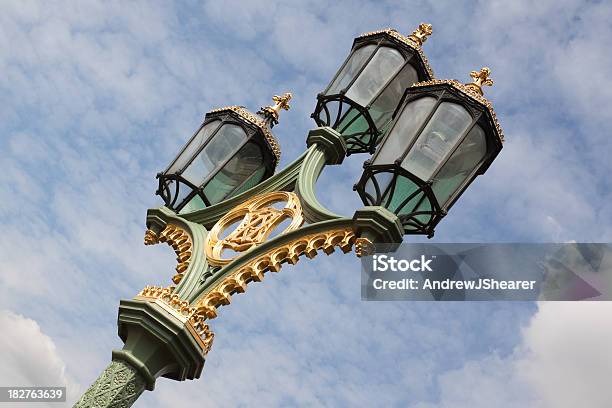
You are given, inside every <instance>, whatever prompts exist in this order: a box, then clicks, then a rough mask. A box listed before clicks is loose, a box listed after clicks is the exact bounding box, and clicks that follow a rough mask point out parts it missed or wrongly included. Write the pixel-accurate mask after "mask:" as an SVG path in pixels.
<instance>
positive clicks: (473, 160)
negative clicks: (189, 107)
mask: <svg viewBox="0 0 612 408" xmlns="http://www.w3.org/2000/svg"><path fill="white" fill-rule="evenodd" d="M429 33H431V27H430V26H428V25H425V24H422V25H421V26H419V29H418V30H417V31H415V32H414V33H413V34H412V35H411V36H409V37H403V36H401V35H400V34H398V33H397V32H396V31H392V30H384V31H379V32H375V33H370V34H366V35H365V36H362V37H359V38H357V39H356V40H355V43H354V45H353V51H352V52H351V55H350V56H349V58H348V59H347V61H346V62H345V64H344V66H343V67H342V68H341V70H340V71H339V73H338V74H337V75H336V77H335V78H334V80H333V81H332V82H331V84H330V86H329V87H328V89H327V90H326V92H325V93H323V94H321V95H319V96H318V104H317V108H316V110H315V114H314V117H315V119H316V120H317V123H319V124H320V125H330V126H331V127H329V126H320V127H318V128H316V129H312V130H311V131H310V132H309V133H308V136H307V138H306V146H307V150H306V151H305V152H304V154H302V155H301V156H300V157H298V158H297V159H296V160H295V161H293V163H290V164H289V165H288V166H287V167H286V168H285V169H283V170H282V171H280V172H278V173H276V174H273V173H274V169H275V167H276V165H277V163H278V160H279V155H280V149H279V147H278V144H277V142H276V140H275V139H274V137H273V136H272V133H271V131H270V128H271V127H272V126H273V125H274V124H276V123H277V122H278V114H279V111H280V110H281V109H288V108H289V106H288V101H289V99H290V98H291V95H290V94H285V95H283V96H280V97H279V96H275V97H274V102H275V105H273V106H268V107H265V108H262V109H261V110H260V111H259V112H258V114H252V113H250V112H248V111H247V110H245V109H244V108H242V107H236V106H234V107H228V108H222V109H217V110H214V111H211V112H209V113H208V114H206V117H205V120H204V123H203V124H202V126H201V127H200V129H199V130H198V131H197V132H196V134H195V135H194V136H193V137H192V138H191V140H190V141H189V142H188V143H187V144H186V146H185V147H184V148H183V150H182V151H181V153H180V154H179V155H178V156H177V157H176V159H175V160H174V161H173V162H172V163H171V164H170V165H169V166H168V168H167V169H166V171H164V172H163V173H160V174H158V176H157V177H158V179H159V188H158V191H157V194H159V195H161V197H162V198H163V199H164V202H165V204H166V205H165V206H162V207H159V208H151V209H149V210H148V211H147V218H146V226H147V230H146V233H145V240H144V241H145V245H153V244H158V243H166V244H168V245H170V246H171V247H172V248H173V249H174V251H175V253H176V259H177V265H176V268H175V272H176V273H173V275H172V276H171V277H169V279H170V280H171V283H169V284H168V286H166V287H164V286H146V287H145V288H144V289H143V290H141V291H140V292H139V293H138V295H136V296H135V297H134V298H132V299H126V300H121V302H120V304H119V316H118V319H117V324H118V334H119V337H120V338H121V340H123V342H124V346H123V349H121V350H114V351H113V353H112V362H111V363H110V365H109V366H108V367H107V368H106V369H105V370H104V372H103V373H102V374H101V375H100V377H99V378H98V380H97V381H96V382H94V383H93V384H92V385H91V387H90V388H89V389H88V390H87V391H86V392H85V394H84V395H83V396H82V397H81V399H80V400H79V401H78V402H77V403H76V405H75V408H89V407H92V406H95V407H100V408H102V407H104V408H106V407H119V406H121V407H126V408H127V407H129V406H131V405H132V404H133V403H134V401H136V399H137V398H138V397H139V396H140V395H141V394H142V393H143V392H144V390H145V389H146V390H153V388H154V387H155V383H156V381H157V379H158V378H160V377H165V378H168V379H172V380H176V381H184V380H187V379H195V378H199V377H200V375H201V373H202V369H203V366H204V362H205V359H206V355H207V354H208V352H209V351H210V350H211V347H212V343H213V339H214V334H213V332H212V330H211V327H210V326H209V323H210V321H211V320H213V319H215V318H217V315H218V311H219V309H220V308H221V307H222V306H226V305H228V304H229V303H230V302H231V299H232V296H234V295H236V294H239V293H243V292H245V291H246V290H247V288H248V286H249V285H251V284H252V283H253V282H260V281H262V280H263V279H264V277H266V276H267V274H268V272H271V271H272V272H278V271H280V270H281V269H282V268H283V267H284V265H286V264H292V265H293V264H295V263H297V262H298V261H299V260H300V259H303V258H304V257H306V258H313V257H315V256H316V255H317V254H319V253H321V252H323V253H325V254H331V253H332V252H334V251H335V250H336V249H340V250H341V251H343V252H345V253H346V252H350V251H351V250H354V251H355V254H356V255H357V256H362V255H364V254H367V253H368V252H369V251H371V250H372V249H373V247H374V245H373V244H376V243H391V244H397V243H401V242H402V239H403V236H404V234H427V235H430V236H431V235H432V234H433V229H434V227H435V225H436V224H437V223H438V222H439V221H440V219H441V218H442V217H443V215H444V214H446V211H447V210H448V209H449V208H450V207H451V206H452V204H453V203H454V202H455V201H456V200H457V199H458V197H459V196H460V195H461V194H462V193H463V191H465V189H466V188H467V187H468V185H469V184H470V183H471V182H472V181H473V180H474V178H475V177H476V176H477V175H479V174H482V173H484V172H485V170H486V169H487V167H488V166H489V165H490V164H491V162H492V161H493V159H494V158H495V156H496V155H497V154H498V153H499V151H500V150H501V147H502V141H503V135H502V132H501V129H500V128H499V125H498V123H497V120H496V118H495V113H494V112H493V109H492V108H491V105H490V103H489V102H488V101H487V100H486V99H485V98H484V97H483V96H482V89H481V87H482V86H483V85H491V84H492V83H493V81H492V80H491V79H489V78H488V76H489V70H488V69H486V68H483V69H482V70H481V71H480V72H472V74H471V75H472V77H473V78H474V82H472V83H470V84H467V85H463V84H460V83H459V82H457V81H454V80H451V81H439V80H432V79H430V78H431V72H430V70H429V67H428V65H427V62H426V60H425V58H424V56H423V55H422V53H421V51H420V45H421V44H422V42H423V41H424V40H425V38H426V36H427V35H428V34H429ZM417 81H421V82H419V83H417V84H415V85H414V86H411V85H413V83H414V82H417ZM406 88H408V89H406ZM404 90H405V91H404ZM402 95H403V96H402ZM334 104H335V105H334ZM332 106H335V108H334V109H336V110H335V111H333V109H332ZM332 111H333V112H334V113H332ZM383 131H385V136H384V138H383V139H382V141H380V140H379V136H380V135H381V134H382V132H383ZM377 143H379V145H378V147H377V148H376V153H375V155H374V156H373V157H372V158H371V159H370V160H368V161H366V163H365V165H364V171H363V175H362V177H361V179H360V180H359V182H358V183H357V184H356V186H355V188H356V189H357V190H358V192H359V195H360V196H361V198H362V200H363V202H364V203H365V204H366V206H365V207H363V208H361V209H358V210H357V211H355V213H354V214H352V215H348V216H341V215H338V214H335V213H333V212H331V211H329V210H328V209H327V208H325V207H324V206H323V205H322V204H321V203H320V202H319V201H318V199H317V196H316V193H315V184H316V182H317V179H318V177H319V175H320V174H321V172H322V170H323V168H324V167H325V166H328V165H340V164H342V162H343V160H344V158H345V157H346V156H347V155H348V154H350V153H356V152H371V151H372V150H373V149H374V148H375V147H376V144H377Z"/></svg>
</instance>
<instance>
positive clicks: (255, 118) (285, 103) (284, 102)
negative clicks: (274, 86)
mask: <svg viewBox="0 0 612 408" xmlns="http://www.w3.org/2000/svg"><path fill="white" fill-rule="evenodd" d="M291 96H292V95H291V93H288V92H287V93H285V94H283V95H281V96H278V95H274V96H273V97H272V100H273V101H274V105H273V106H266V107H263V108H261V109H260V110H259V111H258V112H257V114H254V113H252V112H250V111H249V110H247V109H246V108H245V107H244V106H225V107H223V108H217V109H213V110H211V111H210V112H208V114H211V113H222V112H233V113H235V114H237V115H238V116H239V117H240V118H241V119H243V120H245V121H246V122H247V123H250V124H252V125H254V126H256V127H257V128H259V129H260V130H261V132H262V133H263V135H264V138H265V139H266V141H267V142H268V144H269V145H270V148H271V149H272V153H273V154H274V158H275V163H274V165H275V166H277V165H278V163H279V162H280V157H281V148H280V144H279V143H278V140H276V137H274V134H273V133H272V131H271V128H272V127H273V126H274V125H275V124H277V123H278V114H279V112H280V111H281V109H284V110H289V100H290V99H291Z"/></svg>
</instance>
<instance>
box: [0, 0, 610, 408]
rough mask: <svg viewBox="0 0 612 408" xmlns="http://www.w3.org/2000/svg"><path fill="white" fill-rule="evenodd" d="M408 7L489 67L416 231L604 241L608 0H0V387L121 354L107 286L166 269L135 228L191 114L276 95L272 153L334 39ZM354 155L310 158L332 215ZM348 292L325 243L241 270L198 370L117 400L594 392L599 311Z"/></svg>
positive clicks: (451, 52)
mask: <svg viewBox="0 0 612 408" xmlns="http://www.w3.org/2000/svg"><path fill="white" fill-rule="evenodd" d="M423 21H424V22H429V23H431V24H433V28H434V34H433V35H432V36H431V37H430V39H429V40H428V41H427V43H426V44H425V46H424V50H425V52H426V53H427V55H428V56H429V59H430V62H431V63H432V65H433V68H434V71H435V73H436V76H437V77H438V78H457V79H460V80H467V79H468V76H467V74H468V73H469V71H470V70H472V69H478V68H480V67H482V66H483V65H487V66H489V67H491V69H492V72H493V74H492V77H493V79H494V80H495V86H493V87H492V88H491V89H487V90H486V93H487V96H488V97H489V98H490V99H491V100H492V101H493V102H494V105H495V107H496V111H497V112H498V115H499V118H500V121H501V123H502V126H503V128H504V130H505V133H506V140H507V142H506V144H505V147H504V150H503V151H502V153H501V154H500V156H499V157H498V159H497V160H496V162H495V163H494V164H493V166H492V167H491V168H490V170H489V172H488V173H487V174H486V176H484V177H481V178H480V179H479V180H478V182H476V183H475V185H474V186H473V187H472V188H471V189H470V191H469V192H468V193H466V194H465V195H464V196H463V198H462V200H461V201H460V202H459V203H458V204H457V205H456V206H455V207H454V208H453V209H452V211H451V213H450V214H449V216H448V217H446V218H445V220H444V222H443V223H442V224H441V225H440V226H439V228H438V229H437V232H436V238H435V240H436V241H438V242H449V241H453V242H563V241H569V240H576V241H588V242H610V241H612V223H611V222H610V220H611V219H612V204H611V202H612V181H611V179H610V177H609V174H610V173H612V160H610V153H612V138H611V137H610V130H609V124H610V123H611V120H612V110H611V109H610V106H611V103H612V87H611V86H610V85H609V81H610V78H612V53H611V52H610V42H611V41H612V25H611V23H610V21H612V4H610V3H609V2H608V3H606V2H601V1H575V0H554V1H553V0H539V1H528V0H512V1H508V0H504V1H501V0H500V1H497V0H494V1H482V2H473V1H456V0H455V1H404V2H396V1H390V0H388V1H352V2H349V1H323V0H321V1H311V2H291V1H278V2H277V1H272V0H268V1H234V0H225V1H202V2H197V1H184V2H176V3H171V2H154V1H129V2H128V1H106V2H101V1H100V2H99V1H85V0H84V1H78V2H77V1H66V2H59V1H30V0H19V1H11V0H4V1H1V2H0V98H1V99H0V100H1V102H2V108H1V109H0V165H1V166H2V170H1V171H0V199H1V202H2V204H1V205H0V228H1V231H2V233H1V234H0V327H1V329H2V331H3V334H2V336H0V350H1V351H0V356H1V359H2V364H1V365H0V384H1V385H49V386H51V385H63V384H65V385H67V386H68V387H69V402H74V401H75V400H76V399H78V397H79V396H80V393H81V392H82V391H84V390H85V389H86V388H87V386H89V384H90V383H91V382H93V380H94V379H95V378H96V377H97V375H98V374H99V373H100V372H101V371H102V370H103V369H104V368H105V367H106V365H107V364H108V362H109V361H110V357H111V350H112V349H114V348H121V346H122V344H121V341H120V340H119V339H118V337H117V335H116V316H117V306H118V302H119V299H122V298H130V297H132V296H134V295H135V294H136V293H137V292H138V291H139V290H140V289H141V288H142V287H143V286H145V285H146V284H159V285H167V284H168V283H169V278H170V277H171V276H172V274H173V268H174V265H175V261H174V254H173V253H172V251H171V250H170V249H169V248H168V247H167V246H154V247H144V245H143V244H142V240H143V234H144V231H145V225H144V220H145V212H146V209H147V208H149V207H154V206H158V205H160V202H159V200H158V199H157V198H156V197H155V196H154V191H155V174H156V173H157V171H159V170H160V169H162V168H163V167H164V166H165V165H166V164H167V163H168V161H169V160H170V159H171V158H172V157H173V155H174V154H175V153H176V151H177V150H178V149H179V147H180V146H181V145H182V144H183V143H184V142H185V140H186V139H187V138H188V137H189V136H190V135H191V133H192V132H193V131H194V130H195V129H196V128H197V127H198V125H199V124H200V122H201V120H202V118H203V115H204V113H206V112H207V111H208V110H210V109H213V108H215V107H220V106H226V105H228V104H241V105H245V106H247V107H249V108H251V110H256V109H258V108H259V107H260V106H262V105H264V104H267V103H268V101H269V100H270V96H271V95H272V94H275V93H279V92H284V91H292V92H293V94H294V100H293V101H292V109H291V110H290V111H289V112H283V114H282V118H281V124H280V125H279V126H277V127H275V129H274V130H275V133H276V135H277V136H278V138H279V140H280V143H281V145H282V148H283V159H282V163H281V165H286V164H287V163H289V162H290V161H291V160H292V159H294V158H296V157H297V156H298V155H299V153H300V152H301V151H302V150H303V149H304V148H305V137H306V133H307V131H308V129H310V128H311V127H313V125H314V123H313V122H312V121H311V119H310V118H309V114H310V112H311V111H312V110H313V108H314V105H315V95H316V93H317V92H318V91H320V90H322V89H323V88H324V86H325V85H326V84H327V82H328V81H329V79H330V78H331V76H332V75H333V73H334V72H335V70H336V69H337V67H338V66H339V64H340V63H341V62H342V61H343V60H344V58H345V56H346V55H347V53H348V51H349V49H350V46H351V43H352V39H353V38H354V37H355V36H356V35H358V34H360V33H362V32H365V31H370V30H373V29H379V28H384V27H395V28H397V29H398V30H399V31H401V32H404V33H406V34H407V33H409V32H410V31H412V30H413V29H414V28H415V27H416V26H417V25H418V23H420V22H423ZM363 160H365V157H363V156H352V157H351V158H350V160H348V161H347V162H346V163H345V164H344V165H343V166H342V167H340V168H329V170H327V169H326V171H325V173H324V174H323V175H322V177H321V182H320V186H321V187H320V190H319V195H320V197H321V201H322V202H324V203H325V204H327V205H328V206H329V207H330V208H331V209H333V210H334V211H337V212H339V213H344V214H352V212H353V210H354V209H355V208H357V207H358V206H359V200H358V199H357V197H356V195H355V194H354V193H353V192H352V190H351V187H352V184H353V183H354V181H356V180H357V178H358V175H359V171H360V167H361V163H362V162H363ZM347 197H350V198H347ZM411 240H413V238H407V239H406V241H407V242H410V241H411ZM359 285H360V283H359V263H358V261H357V260H356V259H355V258H354V257H353V256H352V255H337V254H336V255H332V256H331V257H324V256H320V257H318V258H316V259H315V260H314V261H308V262H302V263H300V264H299V265H297V266H296V267H294V268H289V267H287V268H285V269H284V270H283V272H282V273H280V274H278V275H274V276H273V277H272V278H271V279H266V281H265V283H261V284H255V285H251V286H250V287H249V291H248V294H246V295H241V296H236V297H234V299H233V302H232V306H231V307H227V308H224V309H223V310H222V311H221V313H220V317H219V318H218V319H216V320H214V321H213V323H212V328H213V330H214V331H215V334H216V337H215V344H214V347H213V350H212V351H211V353H210V354H209V356H208V359H207V362H206V366H205V368H204V372H203V374H202V378H201V379H199V380H196V381H189V382H184V383H176V382H173V381H170V380H166V379H160V380H159V381H158V382H157V386H156V390H155V391H154V392H153V393H151V392H145V394H144V395H143V396H142V397H141V399H140V400H139V402H137V403H136V406H142V407H144V406H147V407H153V408H156V407H167V406H170V404H173V406H185V407H193V406H206V407H213V406H236V405H240V406H286V405H298V404H299V405H310V406H319V405H327V406H366V405H371V406H401V407H413V408H443V407H470V408H474V407H476V408H478V407H491V406H495V407H525V406H529V407H538V408H549V407H555V408H564V407H576V406H581V407H607V406H609V402H610V401H611V400H612V388H611V387H610V386H609V384H608V382H609V380H608V379H609V378H610V373H611V372H612V353H610V351H609V350H610V344H612V323H610V318H609V316H610V314H611V313H612V307H611V306H609V305H608V304H605V303H596V304H595V303H582V304H577V303H571V304H569V303H542V304H535V303H501V302H500V303H481V304H470V303H445V304H442V303H429V304H417V303H410V302H405V303H400V302H393V303H374V302H372V303H367V302H361V301H360V287H359ZM41 406H42V405H41ZM54 406H57V404H56V405H54ZM67 406H69V404H67Z"/></svg>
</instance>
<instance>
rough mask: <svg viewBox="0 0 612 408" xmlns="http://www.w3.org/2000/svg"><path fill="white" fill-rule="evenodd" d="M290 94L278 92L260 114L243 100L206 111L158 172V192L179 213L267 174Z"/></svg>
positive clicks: (245, 186) (242, 188)
mask: <svg viewBox="0 0 612 408" xmlns="http://www.w3.org/2000/svg"><path fill="white" fill-rule="evenodd" d="M290 99H291V94H290V93H286V94H284V95H283V96H276V95H275V96H274V97H273V100H274V102H275V105H274V106H267V107H265V108H262V109H261V110H260V111H258V112H257V113H258V114H257V115H255V114H253V113H251V112H249V111H248V110H246V109H245V108H243V107H242V106H229V107H226V108H220V109H215V110H213V111H211V112H208V113H207V114H206V117H205V118H204V123H202V125H201V126H200V128H199V129H198V130H197V131H196V132H195V134H194V135H193V136H192V137H191V139H190V140H189V141H188V142H187V144H186V145H185V146H184V147H183V149H182V150H181V152H180V153H179V154H178V156H177V157H176V158H175V159H174V160H173V161H172V163H170V165H169V166H168V168H167V169H166V170H165V171H164V172H163V173H159V174H158V175H157V178H158V179H159V187H158V189H157V194H158V195H160V196H161V197H162V199H163V200H164V203H165V204H166V206H167V207H168V208H171V209H172V210H174V211H176V212H180V213H186V212H190V211H195V210H199V209H202V208H205V207H209V206H211V205H213V204H217V203H219V202H221V201H223V200H224V199H226V198H229V197H231V196H233V195H236V194H239V193H241V192H243V191H246V190H248V189H249V188H251V187H253V186H255V185H257V184H258V183H260V182H261V181H263V180H265V179H267V178H268V177H270V176H271V175H272V174H274V170H275V168H276V166H277V164H278V162H279V160H280V147H279V145H278V142H277V141H276V138H275V137H274V135H273V134H272V132H271V131H270V129H271V128H272V127H273V126H274V125H275V124H277V123H278V114H279V112H280V110H281V109H285V110H288V109H289V100H290Z"/></svg>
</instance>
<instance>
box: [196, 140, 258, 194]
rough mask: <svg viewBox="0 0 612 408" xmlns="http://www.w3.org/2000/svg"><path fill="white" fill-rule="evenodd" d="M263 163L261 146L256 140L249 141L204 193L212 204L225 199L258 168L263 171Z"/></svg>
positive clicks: (221, 170) (216, 175)
mask: <svg viewBox="0 0 612 408" xmlns="http://www.w3.org/2000/svg"><path fill="white" fill-rule="evenodd" d="M262 165H263V154H262V152H261V148H260V147H259V146H258V145H257V144H256V143H254V142H248V143H247V144H245V145H244V146H243V147H242V149H240V151H239V152H237V153H236V155H234V157H232V159H231V160H230V161H229V162H227V164H226V165H225V166H223V167H222V168H221V169H220V170H219V172H218V173H217V174H215V176H214V177H213V178H212V179H211V180H210V181H209V182H208V183H207V184H206V187H204V195H205V196H206V198H207V199H208V201H209V202H210V204H216V203H218V202H220V201H222V200H224V199H225V198H227V197H228V195H229V194H230V193H231V192H232V191H233V190H234V189H236V187H239V186H240V185H241V184H242V183H243V182H245V181H248V180H249V178H250V177H251V176H253V174H254V173H257V171H258V170H259V171H261V170H260V168H261V166H262Z"/></svg>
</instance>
